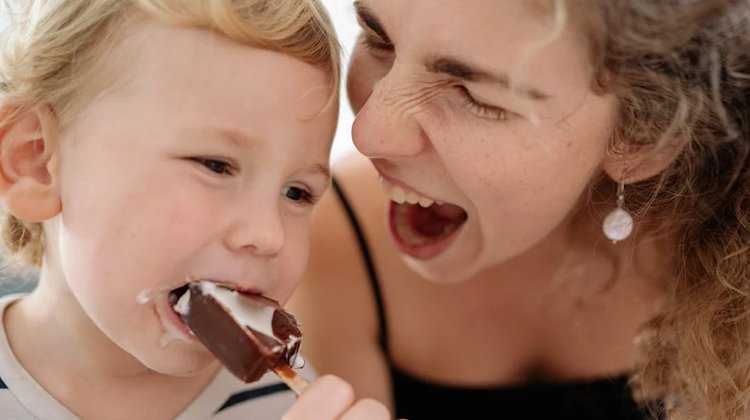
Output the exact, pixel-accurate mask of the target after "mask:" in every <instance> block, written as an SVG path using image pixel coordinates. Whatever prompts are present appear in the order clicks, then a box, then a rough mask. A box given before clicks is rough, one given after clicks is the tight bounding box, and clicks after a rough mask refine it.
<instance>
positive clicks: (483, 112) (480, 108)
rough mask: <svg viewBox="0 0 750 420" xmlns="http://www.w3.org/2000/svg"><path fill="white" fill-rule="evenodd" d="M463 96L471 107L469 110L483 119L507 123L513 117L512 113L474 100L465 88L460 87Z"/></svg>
mask: <svg viewBox="0 0 750 420" xmlns="http://www.w3.org/2000/svg"><path fill="white" fill-rule="evenodd" d="M458 89H459V91H460V92H461V96H462V97H463V98H464V101H465V102H466V104H467V105H468V107H469V110H470V111H471V112H473V113H474V114H476V115H477V116H479V117H481V118H485V119H488V120H494V121H505V120H507V119H508V118H509V117H510V116H511V114H512V113H511V112H510V111H508V110H507V109H505V108H501V107H499V106H495V105H489V104H485V103H483V102H480V101H478V100H476V99H474V97H473V96H471V92H469V90H468V89H466V87H464V86H460V85H459V86H458Z"/></svg>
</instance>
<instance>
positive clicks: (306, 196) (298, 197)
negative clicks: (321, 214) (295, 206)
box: [281, 187, 317, 204]
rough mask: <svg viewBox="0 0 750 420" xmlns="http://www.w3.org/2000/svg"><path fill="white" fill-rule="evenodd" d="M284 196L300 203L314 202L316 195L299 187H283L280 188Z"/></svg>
mask: <svg viewBox="0 0 750 420" xmlns="http://www.w3.org/2000/svg"><path fill="white" fill-rule="evenodd" d="M281 193H282V194H283V195H284V197H286V198H288V199H290V200H292V201H294V202H295V203H300V204H315V202H316V201H317V197H316V196H314V195H312V194H311V193H310V192H309V191H307V190H304V189H302V188H299V187H284V188H283V189H282V190H281Z"/></svg>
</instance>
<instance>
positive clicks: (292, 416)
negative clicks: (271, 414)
mask: <svg viewBox="0 0 750 420" xmlns="http://www.w3.org/2000/svg"><path fill="white" fill-rule="evenodd" d="M353 402H354V389H353V388H352V386H351V385H349V383H347V382H346V381H344V380H343V379H341V378H339V377H338V376H333V375H325V376H321V377H320V378H318V379H317V380H315V381H314V382H312V383H311V384H310V385H308V386H307V387H306V388H305V390H304V391H303V392H302V395H300V396H299V398H298V399H297V401H296V402H295V403H294V404H293V405H292V407H291V408H290V409H289V411H287V412H286V414H285V415H284V417H282V420H308V419H310V420H313V419H314V420H333V419H337V418H338V417H339V416H341V414H342V413H343V412H344V411H346V409H347V408H349V406H350V405H351V404H352V403H353Z"/></svg>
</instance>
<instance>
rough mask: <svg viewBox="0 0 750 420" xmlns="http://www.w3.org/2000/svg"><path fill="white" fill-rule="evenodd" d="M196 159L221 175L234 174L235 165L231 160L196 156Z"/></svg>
mask: <svg viewBox="0 0 750 420" xmlns="http://www.w3.org/2000/svg"><path fill="white" fill-rule="evenodd" d="M194 160H195V161H196V162H198V163H200V164H201V165H203V166H204V167H205V168H206V169H208V170H209V171H211V172H214V173H217V174H219V175H232V174H233V173H234V167H233V166H232V164H231V163H229V162H224V161H222V160H218V159H207V158H195V159H194Z"/></svg>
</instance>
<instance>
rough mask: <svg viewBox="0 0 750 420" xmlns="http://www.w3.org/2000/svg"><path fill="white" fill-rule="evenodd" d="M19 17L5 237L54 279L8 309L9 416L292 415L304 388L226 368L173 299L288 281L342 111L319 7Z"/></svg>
mask: <svg viewBox="0 0 750 420" xmlns="http://www.w3.org/2000/svg"><path fill="white" fill-rule="evenodd" d="M6 18H8V19H9V20H10V22H9V23H10V25H9V30H8V32H9V34H8V35H9V37H8V41H7V42H6V43H5V49H4V51H3V56H2V75H1V76H2V85H0V88H1V89H2V108H0V110H1V112H2V114H1V117H2V119H1V122H0V129H1V130H0V194H1V195H2V198H3V201H4V204H5V206H6V209H7V212H8V215H7V221H6V223H5V225H4V234H5V239H6V242H7V245H8V246H9V248H10V251H12V253H13V254H15V255H16V256H18V257H19V258H21V259H22V260H24V261H25V262H27V263H29V264H31V265H33V266H37V267H39V270H40V278H39V284H38V286H37V287H36V289H35V290H34V291H33V292H32V293H30V294H28V295H25V296H24V295H14V296H9V297H5V298H3V299H2V300H0V311H1V312H2V314H3V323H2V326H3V328H2V329H1V330H0V378H1V379H2V381H0V412H1V413H3V414H2V416H3V417H6V418H7V417H12V418H30V417H36V418H44V419H53V418H54V419H63V418H73V417H81V418H97V419H104V418H138V419H149V418H153V419H166V418H185V419H188V418H189V419H197V418H208V417H211V416H216V418H221V419H224V418H242V419H248V418H258V419H270V418H279V417H280V416H281V415H282V414H283V413H284V411H285V410H286V409H288V408H289V405H290V404H291V403H292V402H293V401H294V395H293V394H292V393H291V392H290V391H289V390H288V389H287V388H286V387H285V386H284V385H283V384H281V383H280V382H279V381H278V380H277V379H276V378H275V377H274V376H273V375H272V374H268V375H266V376H265V377H264V378H263V379H261V381H259V382H257V383H254V384H244V383H241V382H240V381H238V380H236V379H235V378H234V377H232V376H231V375H230V374H228V373H227V372H226V371H225V370H223V369H222V368H221V367H220V366H219V364H218V362H217V361H216V360H215V359H214V358H213V357H212V355H211V354H210V353H208V352H207V350H206V349H205V348H204V347H203V346H202V345H200V344H199V343H198V342H197V341H196V340H195V339H194V338H191V337H190V336H189V335H188V332H187V329H186V327H185V326H184V324H182V322H181V321H180V320H179V318H178V317H177V316H176V315H175V313H174V312H173V310H172V309H171V307H170V306H169V303H168V300H167V297H168V293H169V291H170V290H172V289H175V288H177V287H180V286H182V285H184V284H185V283H186V282H187V281H189V280H190V279H210V280H215V281H222V282H227V283H231V284H233V285H235V286H236V287H238V288H242V289H245V290H251V291H254V292H257V293H259V294H262V295H265V296H268V297H270V298H273V299H276V300H278V301H280V302H282V303H284V302H286V301H287V299H288V298H289V296H290V294H291V292H292V290H293V289H294V287H295V285H296V283H297V281H298V278H299V277H300V275H301V272H302V270H303V267H304V265H305V263H306V260H307V253H308V230H309V226H308V225H309V223H310V213H311V210H312V207H313V204H314V203H315V201H316V199H317V197H319V196H320V195H321V194H322V193H323V192H324V191H325V190H326V188H327V186H328V184H329V172H328V153H329V150H330V146H331V140H332V137H333V132H334V129H335V123H336V115H337V98H336V95H337V93H338V90H337V86H338V79H339V58H338V46H337V42H336V40H335V37H334V34H333V30H332V28H331V26H330V22H329V21H328V19H327V17H326V15H325V12H324V10H323V9H322V7H321V6H320V5H319V3H317V0H244V1H236V0H235V1H230V0H195V1H188V0H139V1H135V0H132V1H127V0H96V1H92V0H66V1H54V2H53V1H43V0H34V1H28V0H24V1H18V2H15V3H14V4H12V5H11V6H10V9H9V10H7V11H6ZM303 375H305V373H304V372H303ZM307 376H308V378H309V372H308V373H307ZM308 389H309V390H310V395H309V396H308V395H306V396H305V398H303V399H302V400H301V402H304V403H305V404H307V409H305V410H300V409H299V408H297V413H298V414H299V412H300V411H304V413H303V414H305V415H307V416H309V418H326V416H327V415H329V414H326V413H322V414H321V413H320V412H316V411H315V408H314V407H313V408H310V406H311V405H313V406H314V405H315V404H311V403H310V399H311V398H313V396H320V395H323V394H327V395H328V396H329V401H324V402H321V403H320V404H318V405H320V406H325V405H326V404H328V406H334V407H335V412H331V413H332V414H330V415H331V416H335V415H339V414H341V413H342V412H344V411H346V410H348V409H349V408H350V406H351V403H352V398H351V395H352V394H351V391H350V390H351V388H350V387H349V388H347V385H346V384H345V383H343V382H342V381H340V380H337V379H335V378H334V379H331V378H324V379H322V380H319V381H318V382H315V383H313V384H311V386H310V387H309V388H308ZM342 390H343V392H341V391H342ZM326 391H328V392H326ZM330 391H333V392H330ZM337 392H338V393H337ZM305 394H308V393H307V392H306V393H305ZM303 400H304V401H303ZM368 404H369V405H368ZM362 406H363V405H362V404H357V405H355V406H353V407H351V409H352V410H355V409H356V410H362ZM365 406H367V407H369V408H370V409H372V407H375V410H378V409H379V408H382V406H381V407H377V405H376V404H374V403H372V402H370V403H367V404H365ZM326 409H330V407H328V408H326ZM381 413H382V411H381ZM301 417H302V416H300V417H295V418H301Z"/></svg>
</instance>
